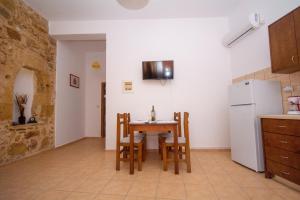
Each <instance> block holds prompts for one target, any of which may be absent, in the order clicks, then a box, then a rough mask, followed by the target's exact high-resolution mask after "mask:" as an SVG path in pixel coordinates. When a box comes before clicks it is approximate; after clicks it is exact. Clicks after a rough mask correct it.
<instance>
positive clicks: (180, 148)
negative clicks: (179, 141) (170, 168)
mask: <svg viewBox="0 0 300 200" xmlns="http://www.w3.org/2000/svg"><path fill="white" fill-rule="evenodd" d="M182 152H183V151H182V147H179V151H178V153H179V159H182Z"/></svg>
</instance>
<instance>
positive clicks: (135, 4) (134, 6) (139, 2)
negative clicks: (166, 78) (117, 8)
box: [117, 0, 149, 10]
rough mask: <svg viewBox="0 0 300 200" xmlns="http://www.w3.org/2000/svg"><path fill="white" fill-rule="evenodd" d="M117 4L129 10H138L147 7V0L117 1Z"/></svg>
mask: <svg viewBox="0 0 300 200" xmlns="http://www.w3.org/2000/svg"><path fill="white" fill-rule="evenodd" d="M117 1H118V3H119V4H120V5H121V6H123V7H124V8H126V9H129V10H139V9H142V8H144V7H145V6H147V4H148V3H149V0H117Z"/></svg>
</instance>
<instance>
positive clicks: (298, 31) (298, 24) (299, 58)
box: [269, 7, 300, 74]
mask: <svg viewBox="0 0 300 200" xmlns="http://www.w3.org/2000/svg"><path fill="white" fill-rule="evenodd" d="M269 39H270V54H271V65H272V72H273V73H282V74H288V73H293V72H296V71H300V7H298V8H297V9H295V10H293V11H292V12H290V13H289V14H287V15H285V16H284V17H282V18H280V19H279V20H277V21H276V22H274V23H273V24H271V25H270V26H269Z"/></svg>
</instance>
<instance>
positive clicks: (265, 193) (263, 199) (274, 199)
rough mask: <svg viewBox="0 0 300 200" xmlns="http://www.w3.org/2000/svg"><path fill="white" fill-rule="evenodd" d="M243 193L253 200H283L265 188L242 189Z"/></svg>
mask: <svg viewBox="0 0 300 200" xmlns="http://www.w3.org/2000/svg"><path fill="white" fill-rule="evenodd" d="M242 190H243V191H245V192H246V194H247V195H248V196H249V197H250V199H255V200H283V199H282V198H281V197H280V196H279V195H278V194H276V193H275V192H274V191H273V190H271V189H266V188H242Z"/></svg>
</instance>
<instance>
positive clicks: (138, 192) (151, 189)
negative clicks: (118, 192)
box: [128, 181, 158, 197]
mask: <svg viewBox="0 0 300 200" xmlns="http://www.w3.org/2000/svg"><path fill="white" fill-rule="evenodd" d="M157 186H158V183H155V182H141V181H137V182H135V183H133V185H132V187H131V189H130V190H129V192H128V195H130V196H141V197H155V195H156V190H157Z"/></svg>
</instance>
